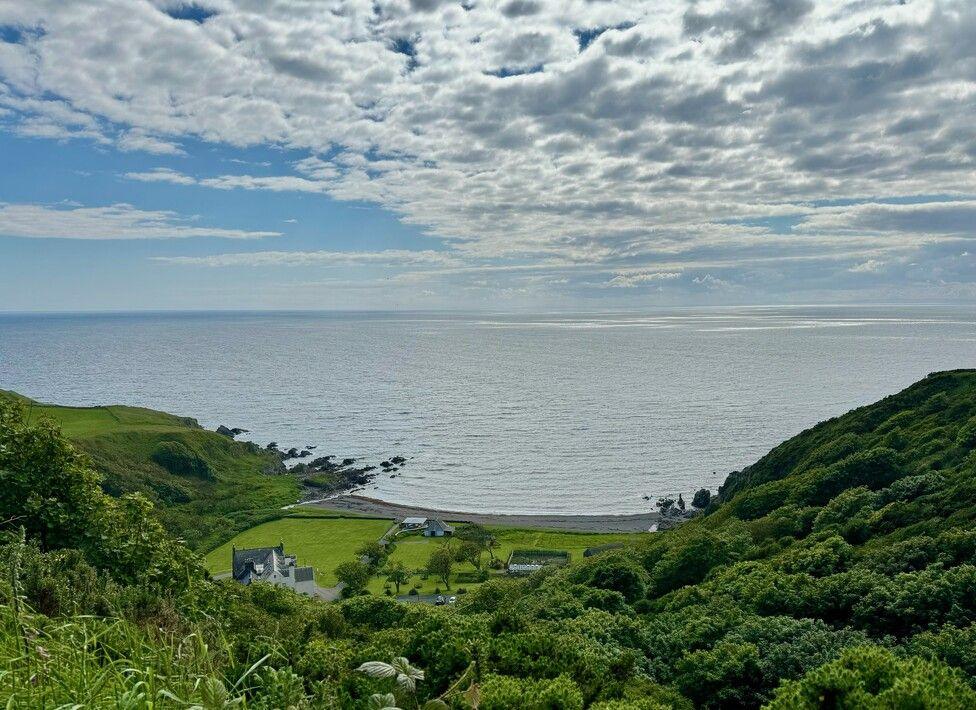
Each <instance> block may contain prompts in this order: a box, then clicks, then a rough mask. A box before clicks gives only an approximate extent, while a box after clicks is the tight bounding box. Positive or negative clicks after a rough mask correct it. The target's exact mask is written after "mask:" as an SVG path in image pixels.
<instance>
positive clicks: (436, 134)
mask: <svg viewBox="0 0 976 710" xmlns="http://www.w3.org/2000/svg"><path fill="white" fill-rule="evenodd" d="M974 37H976V3H974V2H972V1H971V0H721V1H719V0H655V1H653V2H637V1H636V0H614V1H612V2H611V1H607V0H559V1H558V2H557V1H553V2H546V1H544V0H498V1H495V0H464V1H463V2H457V1H449V0H347V1H343V0H331V1H330V0H198V1H194V2H192V3H191V2H183V1H181V0H71V2H64V0H2V1H0V311H45V310H52V311H65V310H70V311H75V310H144V309H150V310H156V309H492V310H509V309H511V310H519V309H547V310H549V309H562V310H600V309H625V308H626V309H631V308H634V309H639V308H642V307H652V306H653V307H657V306H676V305H693V306H694V305H730V304H779V303H783V304H789V303H943V302H951V303H972V302H974V301H976V120H974V117H976V41H973V38H974Z"/></svg>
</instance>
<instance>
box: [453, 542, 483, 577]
mask: <svg viewBox="0 0 976 710" xmlns="http://www.w3.org/2000/svg"><path fill="white" fill-rule="evenodd" d="M484 551H485V550H484V548H483V547H482V546H481V544H479V543H477V542H475V541H474V540H464V541H463V542H461V544H460V545H458V548H457V557H456V559H457V561H458V562H470V563H471V564H472V566H473V567H474V568H475V569H476V570H478V571H480V570H481V555H482V554H483V553H484Z"/></svg>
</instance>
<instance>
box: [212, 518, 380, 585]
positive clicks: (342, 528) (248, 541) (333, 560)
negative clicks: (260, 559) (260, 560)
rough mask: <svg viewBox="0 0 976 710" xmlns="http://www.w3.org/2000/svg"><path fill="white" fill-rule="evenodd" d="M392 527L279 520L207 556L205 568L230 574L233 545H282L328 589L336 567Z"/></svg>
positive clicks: (362, 521)
mask: <svg viewBox="0 0 976 710" xmlns="http://www.w3.org/2000/svg"><path fill="white" fill-rule="evenodd" d="M392 524H393V521H392V520H381V519H377V518H325V517H316V518H282V519H280V520H274V521H272V522H270V523H264V524H263V525H258V526H257V527H254V528H251V529H250V530H246V531H244V532H242V533H241V534H239V535H238V536H237V537H235V538H234V539H233V540H232V541H231V542H228V543H226V544H224V545H221V546H220V547H218V548H217V549H216V550H214V551H213V552H211V553H210V554H208V555H207V557H206V563H207V569H208V570H210V572H211V573H212V574H219V573H221V572H229V571H230V565H231V546H232V545H236V546H237V547H271V546H274V545H277V544H278V543H279V542H283V543H285V552H287V553H288V554H294V555H298V563H299V564H300V565H312V567H314V568H315V581H316V583H317V584H318V585H319V586H321V587H330V586H333V585H334V584H335V583H336V578H335V575H334V574H333V570H334V569H335V568H336V566H337V565H338V564H339V563H340V562H346V561H348V560H352V559H355V557H356V549H357V548H358V547H359V546H360V545H362V544H363V543H365V542H371V541H374V540H378V539H379V538H380V537H381V536H382V535H383V533H385V532H386V531H387V530H388V529H389V527H390V526H391V525H392ZM381 591H382V589H381Z"/></svg>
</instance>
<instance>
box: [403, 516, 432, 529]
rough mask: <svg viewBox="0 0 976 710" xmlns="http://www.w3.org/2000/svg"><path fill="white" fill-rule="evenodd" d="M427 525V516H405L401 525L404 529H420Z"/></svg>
mask: <svg viewBox="0 0 976 710" xmlns="http://www.w3.org/2000/svg"><path fill="white" fill-rule="evenodd" d="M425 525H427V518H404V519H403V522H401V523H400V527H402V528H403V529H404V530H420V529H421V528H423V527H424V526H425Z"/></svg>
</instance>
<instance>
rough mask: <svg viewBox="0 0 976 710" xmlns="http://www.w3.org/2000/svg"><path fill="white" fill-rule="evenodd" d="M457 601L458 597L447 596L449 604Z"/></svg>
mask: <svg viewBox="0 0 976 710" xmlns="http://www.w3.org/2000/svg"><path fill="white" fill-rule="evenodd" d="M456 601H457V597H453V596H452V597H448V598H447V603H448V604H453V603H454V602H456Z"/></svg>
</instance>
